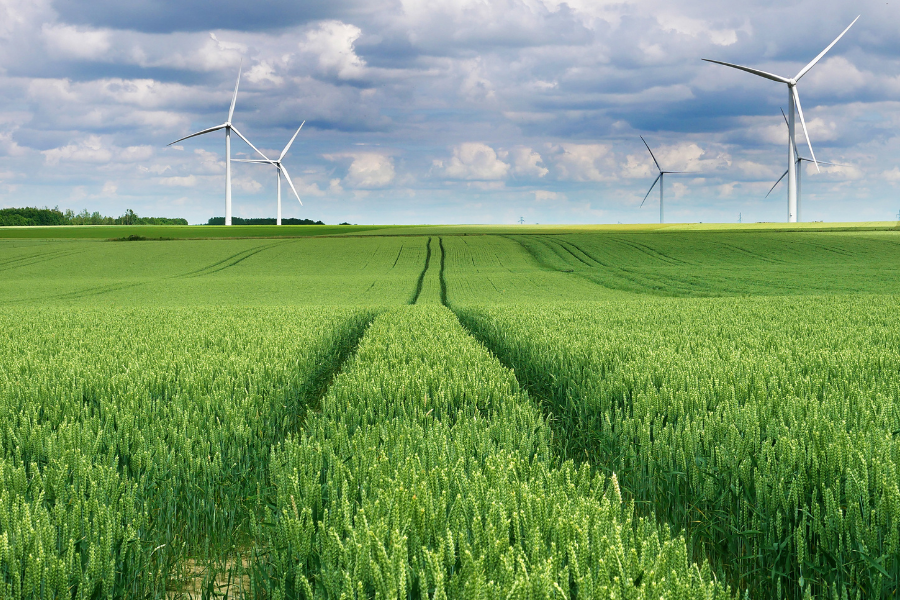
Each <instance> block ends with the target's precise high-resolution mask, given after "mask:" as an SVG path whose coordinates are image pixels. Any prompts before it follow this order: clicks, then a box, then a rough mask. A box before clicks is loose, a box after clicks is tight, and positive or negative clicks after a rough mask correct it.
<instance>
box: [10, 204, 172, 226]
mask: <svg viewBox="0 0 900 600" xmlns="http://www.w3.org/2000/svg"><path fill="white" fill-rule="evenodd" d="M187 224H188V222H187V219H170V218H168V217H141V216H138V215H137V213H135V212H134V211H133V210H131V209H130V208H129V209H128V210H127V211H125V214H124V215H122V216H120V217H105V216H103V215H101V214H100V213H99V212H96V211H95V212H92V213H90V212H88V211H87V209H84V210H83V211H81V212H80V213H76V212H75V211H73V210H71V209H67V210H66V211H65V212H63V211H61V210H59V207H55V208H47V207H44V208H37V207H26V208H2V209H0V227H15V226H18V227H22V226H29V225H35V226H37V225H43V226H48V225H187Z"/></svg>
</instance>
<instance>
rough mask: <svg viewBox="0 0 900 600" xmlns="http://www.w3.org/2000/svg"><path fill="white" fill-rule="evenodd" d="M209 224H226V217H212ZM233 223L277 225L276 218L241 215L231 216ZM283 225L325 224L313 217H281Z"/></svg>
mask: <svg viewBox="0 0 900 600" xmlns="http://www.w3.org/2000/svg"><path fill="white" fill-rule="evenodd" d="M206 224H207V225H224V224H225V217H212V218H211V219H210V220H209V221H207V223H206ZM231 224H232V225H276V224H277V220H276V219H275V218H266V219H242V218H240V217H231ZM281 224H282V225H324V224H325V223H323V222H322V221H313V220H312V219H281Z"/></svg>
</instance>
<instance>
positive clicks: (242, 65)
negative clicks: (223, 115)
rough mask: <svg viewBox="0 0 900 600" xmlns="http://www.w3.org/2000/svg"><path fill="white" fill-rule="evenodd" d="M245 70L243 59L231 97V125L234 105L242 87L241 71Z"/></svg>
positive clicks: (229, 115) (229, 120) (229, 116)
mask: <svg viewBox="0 0 900 600" xmlns="http://www.w3.org/2000/svg"><path fill="white" fill-rule="evenodd" d="M243 68H244V59H243V58H242V59H241V66H239V67H238V77H237V81H236V82H235V84H234V95H233V96H232V97H231V108H230V109H229V110H228V122H229V123H231V117H233V116H234V103H235V102H237V91H238V86H240V85H241V70H242V69H243Z"/></svg>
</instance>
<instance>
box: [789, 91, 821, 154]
mask: <svg viewBox="0 0 900 600" xmlns="http://www.w3.org/2000/svg"><path fill="white" fill-rule="evenodd" d="M791 91H792V92H794V103H795V104H796V105H797V114H798V115H800V124H801V125H803V133H804V134H805V135H806V143H807V145H809V153H810V154H811V155H812V162H814V163H816V171H821V169H819V163H818V161H817V160H816V153H815V152H813V149H812V142H811V141H809V132H808V131H807V130H806V120H805V119H804V118H803V109H802V108H801V107H800V94H798V93H797V86H791ZM795 151H796V150H795Z"/></svg>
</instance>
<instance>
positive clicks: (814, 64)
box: [794, 16, 859, 81]
mask: <svg viewBox="0 0 900 600" xmlns="http://www.w3.org/2000/svg"><path fill="white" fill-rule="evenodd" d="M857 20H859V17H858V16H857V17H856V18H855V19H853V23H856V21H857ZM853 23H850V24H849V25H847V29H845V30H843V31H842V32H841V35H839V36H837V37H836V38H834V41H833V42H831V43H830V44H828V47H827V48H825V49H824V50H822V52H820V53H819V55H818V56H817V57H815V58H814V59H812V61H810V63H809V64H808V65H806V66H805V67H803V68H802V69H801V70H800V72H799V73H797V76H796V77H794V81H800V78H801V77H803V76H804V75H806V73H807V71H809V70H810V69H812V68H813V67H814V66H816V63H817V62H819V59H820V58H822V57H823V56H825V53H826V52H828V51H829V50H831V47H832V46H834V45H835V44H837V43H838V40H839V39H841V38H842V37H844V34H845V33H847V32H848V31H850V28H851V27H853Z"/></svg>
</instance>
